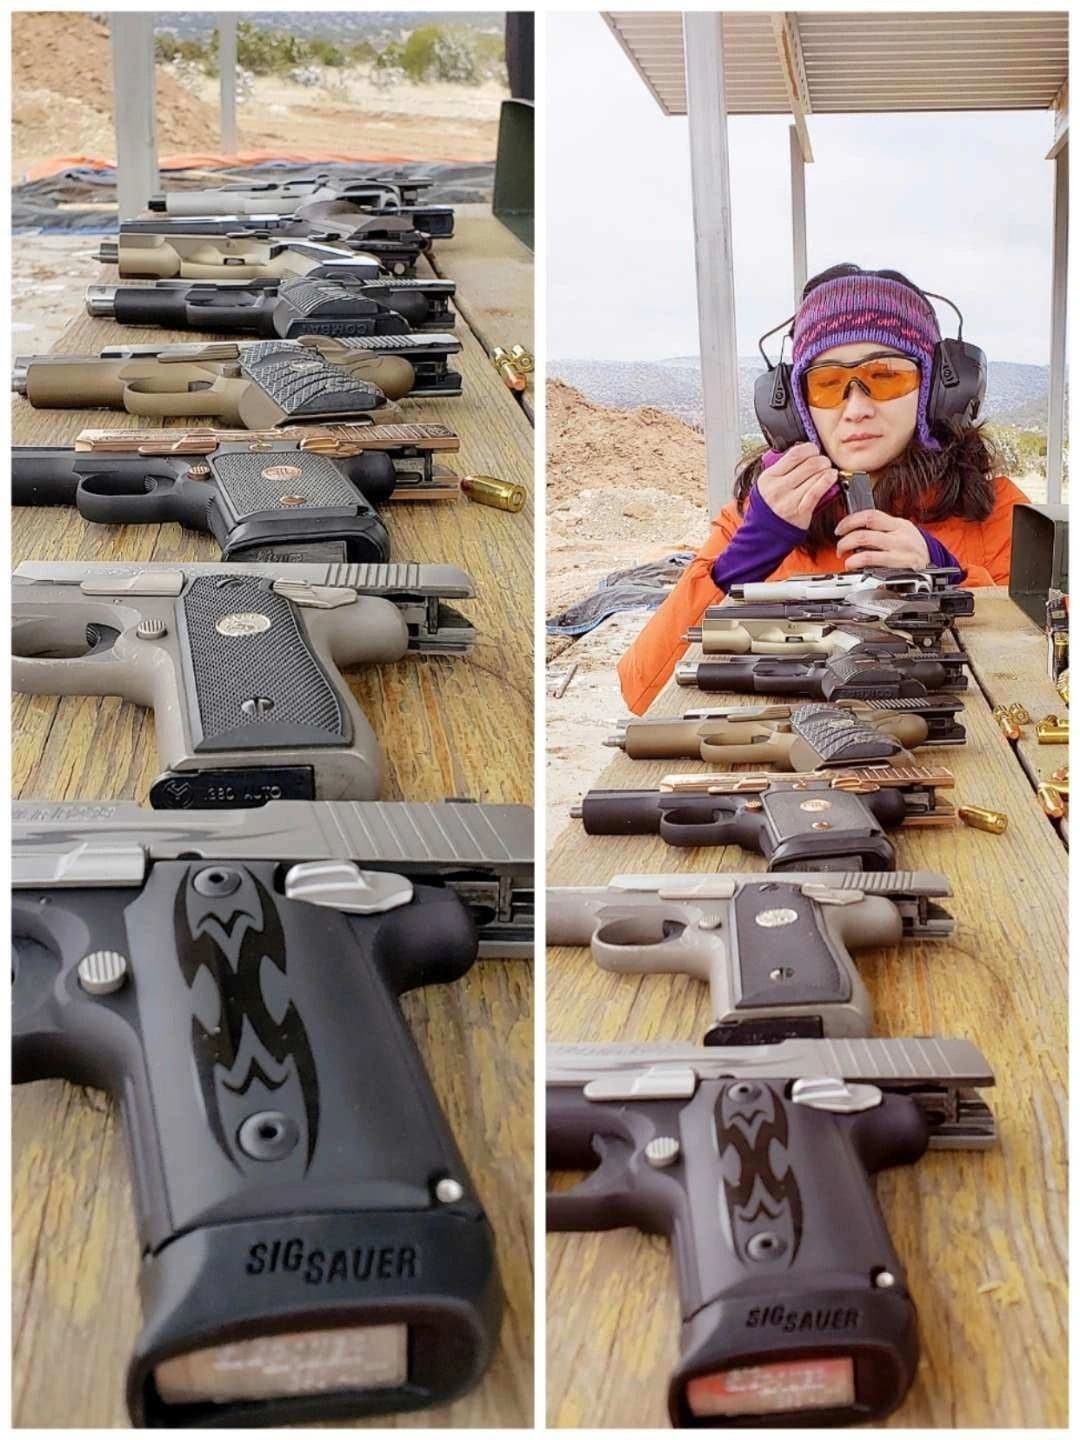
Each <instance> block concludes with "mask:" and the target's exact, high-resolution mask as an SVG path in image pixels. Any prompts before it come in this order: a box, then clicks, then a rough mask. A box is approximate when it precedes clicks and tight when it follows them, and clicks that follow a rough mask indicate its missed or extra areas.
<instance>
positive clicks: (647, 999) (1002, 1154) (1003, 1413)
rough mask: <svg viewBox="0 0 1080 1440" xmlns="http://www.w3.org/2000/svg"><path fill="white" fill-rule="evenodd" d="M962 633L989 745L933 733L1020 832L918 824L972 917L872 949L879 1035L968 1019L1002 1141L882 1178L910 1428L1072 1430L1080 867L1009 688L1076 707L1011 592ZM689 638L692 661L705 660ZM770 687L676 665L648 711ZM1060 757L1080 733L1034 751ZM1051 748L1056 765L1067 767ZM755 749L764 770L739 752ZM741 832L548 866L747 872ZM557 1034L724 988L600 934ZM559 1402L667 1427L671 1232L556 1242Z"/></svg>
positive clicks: (559, 845) (565, 852)
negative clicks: (653, 962) (645, 961)
mask: <svg viewBox="0 0 1080 1440" xmlns="http://www.w3.org/2000/svg"><path fill="white" fill-rule="evenodd" d="M959 639H960V642H961V644H962V645H963V647H964V648H965V649H966V651H967V653H968V655H969V657H970V660H971V675H972V680H971V683H970V685H969V688H968V691H967V693H966V696H965V697H964V698H965V703H966V712H965V723H966V726H967V731H968V743H967V745H966V746H964V747H953V748H950V749H942V750H939V751H925V752H923V754H924V755H925V756H926V758H927V760H928V761H931V762H933V761H936V762H937V763H940V764H943V765H946V766H948V767H949V768H950V769H952V770H953V771H954V772H955V776H956V790H955V798H956V799H957V800H958V801H959V802H961V803H969V804H977V805H984V806H989V807H991V808H993V809H997V810H1003V811H1005V812H1006V813H1007V814H1008V817H1009V827H1008V830H1007V831H1006V833H1005V834H1004V835H1000V836H999V835H993V834H988V833H986V832H983V831H979V830H972V829H967V828H964V827H958V828H955V829H951V828H950V829H923V830H918V829H915V830H908V831H905V832H904V833H903V834H902V835H901V836H900V837H899V843H900V850H901V855H902V860H903V864H904V866H905V868H910V869H913V870H914V869H929V870H937V871H941V872H943V873H944V874H945V875H947V876H948V877H949V879H950V880H951V882H952V886H953V890H954V895H953V897H952V898H951V899H950V900H948V901H946V902H945V903H946V906H947V908H948V909H949V910H950V911H951V912H952V913H953V915H954V916H955V917H956V921H957V926H956V932H955V934H954V936H953V937H952V938H951V939H950V940H949V941H947V942H937V943H933V944H919V945H911V944H908V945H904V946H902V947H897V948H895V949H892V950H888V951H882V952H870V953H868V954H867V955H866V956H865V958H861V959H860V961H859V965H860V970H861V973H862V976H863V979H864V980H865V982H866V984H867V987H868V989H869V991H870V996H871V1000H872V1003H873V1011H874V1015H875V1017H876V1033H877V1034H881V1035H895V1036H904V1035H959V1036H965V1037H967V1038H969V1039H971V1040H974V1041H975V1042H976V1043H977V1044H978V1045H979V1047H980V1049H981V1050H982V1051H983V1053H984V1054H985V1055H986V1057H987V1058H988V1060H989V1061H990V1063H991V1065H992V1067H993V1070H994V1073H995V1076H996V1081H997V1084H996V1088H995V1089H994V1090H992V1091H991V1092H989V1095H988V1098H989V1100H990V1102H991V1105H992V1108H993V1110H994V1112H995V1115H996V1117H997V1122H998V1131H999V1140H998V1144H997V1146H996V1148H994V1149H992V1150H989V1151H984V1152H977V1153H967V1154H965V1153H963V1152H961V1151H947V1150H938V1151H934V1152H931V1153H929V1154H927V1155H926V1156H925V1157H924V1158H923V1159H922V1160H920V1161H919V1163H918V1164H917V1165H915V1166H912V1167H907V1168H902V1169H897V1170H891V1171H888V1172H886V1173H885V1174H884V1175H882V1176H881V1177H880V1179H879V1180H878V1182H877V1193H878V1197H879V1200H880V1204H881V1208H882V1211H883V1213H884V1215H885V1218H886V1221H887V1224H888V1227H889V1230H890V1232H891V1234H892V1238H893V1242H894V1245H895V1248H896V1250H897V1253H898V1254H899V1255H900V1257H901V1259H902V1260H903V1263H904V1265H905V1267H906V1270H907V1278H908V1283H909V1286H910V1289H911V1293H912V1294H913V1296H914V1297H915V1300H916V1303H917V1305H918V1310H919V1325H920V1331H921V1336H922V1359H921V1361H920V1364H919V1369H918V1374H917V1377H916V1380H915V1383H914V1385H913V1386H912V1389H911V1391H910V1393H909V1395H908V1397H907V1399H906V1400H905V1402H904V1403H903V1405H902V1406H901V1407H900V1409H899V1410H898V1411H897V1412H896V1413H895V1414H894V1415H893V1417H892V1418H891V1419H890V1420H889V1421H887V1422H885V1423H887V1424H889V1425H891V1426H897V1427H911V1428H917V1427H920V1426H924V1427H925V1426H949V1427H960V1426H965V1427H967V1426H970V1427H977V1426H1005V1427H1009V1426H1016V1427H1019V1426H1025V1427H1032V1426H1047V1427H1051V1426H1062V1425H1064V1424H1066V1423H1067V1412H1066V1396H1067V1381H1066V1374H1067V1372H1066V1344H1065V1326H1066V1323H1067V1295H1066V1243H1067V1242H1066V1221H1067V1212H1066V1178H1065V1145H1066V1133H1067V1130H1066V1124H1067V1122H1066V1113H1065V1076H1066V1044H1067V1038H1068V1037H1067V993H1066V924H1067V920H1066V916H1067V900H1066V882H1067V855H1066V851H1065V847H1064V845H1063V843H1062V840H1061V837H1060V836H1059V834H1058V833H1057V831H1056V830H1055V828H1054V826H1053V825H1052V823H1051V822H1050V821H1049V820H1048V819H1047V818H1046V816H1045V815H1044V814H1043V812H1042V810H1041V808H1040V807H1039V805H1038V802H1037V800H1036V798H1035V794H1034V789H1033V785H1032V782H1031V779H1030V777H1029V775H1028V773H1027V771H1026V770H1025V768H1024V766H1023V765H1022V764H1021V763H1020V761H1021V759H1023V758H1024V757H1023V756H1019V755H1018V753H1017V751H1016V749H1015V748H1014V747H1013V746H1011V745H1010V743H1009V742H1008V741H1007V740H1006V739H1005V738H1004V736H1003V735H1002V734H1001V732H1000V731H999V730H998V728H997V726H996V725H995V723H994V721H993V719H992V718H991V714H990V709H991V705H992V704H996V703H1008V702H1010V701H1013V700H1021V701H1023V702H1024V703H1025V704H1026V705H1027V706H1028V708H1029V709H1030V711H1031V713H1032V715H1033V716H1036V717H1037V715H1039V714H1042V713H1044V712H1045V710H1047V709H1054V708H1056V709H1057V710H1058V712H1059V713H1060V712H1061V709H1062V706H1061V703H1060V701H1059V699H1058V697H1057V696H1056V694H1055V693H1054V691H1053V687H1052V686H1051V685H1050V682H1049V681H1048V680H1047V679H1046V678H1045V650H1044V646H1043V643H1042V641H1041V637H1040V636H1039V633H1038V631H1037V630H1036V628H1035V627H1034V626H1033V625H1032V623H1031V622H1030V621H1029V620H1028V619H1027V618H1026V617H1025V616H1024V615H1023V613H1022V612H1021V611H1020V610H1019V609H1018V608H1017V607H1016V606H1014V605H1013V604H1012V603H1011V602H1010V601H1009V600H1008V598H1007V597H1006V596H1005V595H1004V593H1003V592H997V591H979V592H978V595H977V601H976V614H975V616H974V618H973V619H971V620H966V621H963V622H962V623H961V626H960V628H959ZM696 653H697V652H696V649H692V650H691V651H690V652H688V655H687V658H692V657H693V655H695V654H696ZM713 703H715V704H717V705H720V704H724V703H735V704H738V703H742V704H747V703H750V702H749V700H748V697H743V696H731V697H726V696H722V695H711V694H710V695H703V694H702V693H701V692H699V691H697V690H693V689H682V688H680V687H677V686H676V685H675V684H674V682H672V683H671V684H669V685H668V686H667V687H666V688H665V689H664V690H663V691H662V692H661V694H660V695H659V696H658V697H657V699H656V702H655V703H654V705H653V706H652V709H651V711H650V714H653V715H671V714H680V713H682V712H683V711H684V710H688V709H691V708H693V707H694V706H700V705H704V704H713ZM1023 748H1024V749H1025V750H1027V752H1028V754H1029V755H1030V760H1029V763H1034V762H1037V763H1038V764H1039V765H1040V766H1042V765H1047V764H1049V768H1050V769H1053V768H1056V767H1057V766H1058V765H1060V764H1064V763H1065V762H1066V760H1067V753H1068V752H1067V749H1066V748H1065V747H1058V746H1052V747H1038V750H1039V751H1041V752H1042V754H1036V753H1035V750H1034V749H1033V748H1032V747H1031V746H1030V745H1028V746H1025V747H1023ZM1051 760H1052V763H1050V762H1051ZM703 768H704V767H703V766H700V765H695V764H694V763H692V762H688V761H679V762H677V763H674V764H673V763H672V762H660V761H658V762H640V761H638V762H635V761H631V760H628V759H626V757H625V756H623V755H621V754H620V755H619V756H618V758H617V759H616V760H615V761H613V762H612V763H611V764H610V765H609V766H608V767H607V768H606V769H605V771H604V773H603V774H602V775H600V776H598V777H597V778H596V779H595V781H593V784H594V785H595V786H597V787H609V786H637V787H642V786H650V785H656V784H657V783H658V782H659V780H660V778H661V776H662V775H664V774H665V773H669V772H671V771H673V770H686V771H694V770H695V769H703ZM742 768H747V767H742ZM763 868H764V865H763V862H762V860H761V859H760V857H758V856H756V855H748V854H746V853H745V852H743V851H741V850H736V849H734V848H733V847H725V848H722V849H715V850H710V849H697V850H688V851H684V850H676V849H672V848H670V847H668V846H667V845H665V844H663V843H662V842H661V841H660V840H659V839H656V840H654V839H652V838H651V837H638V838H626V839H622V838H606V837H589V836H586V835H584V833H583V832H582V831H581V829H580V826H577V825H574V826H572V827H570V828H569V829H568V830H567V831H565V832H564V833H563V834H562V835H561V836H560V837H559V839H558V840H557V841H556V843H555V845H554V846H553V848H552V851H551V854H550V855H549V859H548V882H549V883H550V884H554V885H596V884H602V883H606V882H607V881H608V880H609V879H610V878H611V876H613V875H615V874H618V873H620V872H623V873H627V872H633V873H639V874H641V873H649V874H654V873H662V872H669V873H686V872H690V871H706V872H724V871H729V872H740V871H742V872H749V871H760V870H762V869H763ZM546 1003H547V1023H548V1034H549V1039H551V1040H553V1041H569V1040H595V1041H616V1040H628V1041H629V1040H641V1041H646V1040H656V1041H698V1040H700V1039H701V1038H702V1036H703V1035H704V1033H705V1029H706V1025H707V1022H708V1019H709V1006H708V1001H707V989H706V987H705V986H704V985H702V984H700V983H699V982H697V981H695V980H691V979H689V978H686V977H682V976H653V975H648V976H621V975H615V974H611V973H608V972H605V971H602V970H599V969H598V968H597V967H596V966H595V965H594V964H593V962H592V960H591V959H590V957H589V955H588V953H587V952H586V951H584V950H579V949H552V950H551V951H549V960H548V971H547V1002H546ZM547 1331H548V1350H547V1390H548V1394H547V1405H548V1418H549V1423H550V1424H552V1425H555V1426H582V1425H590V1426H614V1427H638V1426H650V1425H666V1424H667V1408H666V1388H667V1377H668V1375H669V1373H670V1370H671V1368H672V1366H673V1363H674V1361H675V1358H676V1355H677V1347H678V1336H679V1311H678V1303H677V1296H676V1290H675V1284H674V1277H673V1273H672V1265H671V1256H670V1253H669V1246H668V1243H667V1241H666V1240H665V1239H663V1238H660V1237H654V1236H644V1235H640V1234H639V1233H638V1232H637V1231H634V1230H629V1229H623V1230H617V1231H612V1232H608V1233H605V1234H599V1235H597V1234H559V1235H551V1236H549V1238H548V1305H547Z"/></svg>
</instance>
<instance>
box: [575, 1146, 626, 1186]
mask: <svg viewBox="0 0 1080 1440" xmlns="http://www.w3.org/2000/svg"><path fill="white" fill-rule="evenodd" d="M593 1150H594V1151H595V1152H596V1154H597V1155H599V1157H600V1164H599V1165H598V1166H597V1167H596V1169H595V1170H592V1171H590V1173H589V1174H588V1175H586V1177H585V1179H584V1180H579V1181H578V1183H577V1184H576V1185H575V1186H573V1188H572V1189H571V1190H569V1191H568V1192H567V1193H568V1194H570V1195H575V1196H576V1195H592V1196H594V1197H595V1196H598V1195H606V1194H608V1193H609V1192H610V1193H618V1192H620V1191H622V1190H625V1189H626V1186H625V1185H616V1183H615V1177H616V1174H619V1175H621V1174H622V1173H623V1172H625V1170H626V1154H625V1151H626V1145H625V1143H624V1142H623V1143H620V1142H619V1141H617V1140H614V1139H613V1138H612V1137H611V1136H609V1135H596V1136H594V1138H593ZM620 1150H621V1151H622V1152H623V1153H622V1154H620V1153H619V1152H620Z"/></svg>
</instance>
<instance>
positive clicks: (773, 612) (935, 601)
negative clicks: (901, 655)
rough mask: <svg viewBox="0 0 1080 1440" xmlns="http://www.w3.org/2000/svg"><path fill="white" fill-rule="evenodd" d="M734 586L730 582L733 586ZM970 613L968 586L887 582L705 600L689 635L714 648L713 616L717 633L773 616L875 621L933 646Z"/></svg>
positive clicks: (819, 621)
mask: <svg viewBox="0 0 1080 1440" xmlns="http://www.w3.org/2000/svg"><path fill="white" fill-rule="evenodd" d="M735 588H736V587H735V586H732V589H733V590H734V589H735ZM974 613H975V596H974V595H973V593H972V592H971V591H970V590H935V591H932V592H929V593H926V594H921V595H898V594H897V593H896V592H895V591H893V590H889V589H886V588H881V589H877V590H873V589H869V590H858V591H855V592H854V593H852V594H851V595H850V597H849V598H847V599H843V600H839V599H833V600H827V599H826V600H823V599H803V600H758V601H754V602H752V603H751V602H749V601H743V602H740V603H737V604H732V605H710V606H709V608H708V609H707V610H706V611H705V615H704V617H703V622H702V625H701V626H700V627H697V628H696V629H695V630H692V631H691V632H690V633H689V635H688V638H689V639H693V640H700V641H701V642H702V644H703V645H704V646H705V649H706V650H709V649H712V648H715V647H713V646H712V645H711V644H710V636H711V633H712V631H713V629H714V627H715V624H716V622H717V621H719V622H722V623H721V626H720V631H721V633H722V632H723V630H724V628H725V627H726V626H727V625H728V624H732V623H735V624H740V625H743V626H746V627H747V628H749V626H748V622H750V621H759V622H766V621H772V622H773V623H779V624H782V625H784V626H788V625H790V626H796V625H799V624H810V625H825V624H827V625H849V624H850V625H868V624H877V625H879V626H883V627H884V628H885V629H886V630H895V631H896V632H897V633H899V634H901V635H904V636H906V637H907V638H908V639H909V640H910V641H911V643H912V644H913V645H915V646H917V647H919V648H920V649H923V650H932V649H933V648H934V647H935V646H937V645H939V644H940V643H941V637H942V635H944V633H945V631H946V630H948V629H949V628H950V626H951V625H952V624H953V622H954V621H955V620H957V619H958V618H960V617H961V616H965V615H973V614H974Z"/></svg>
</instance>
